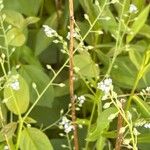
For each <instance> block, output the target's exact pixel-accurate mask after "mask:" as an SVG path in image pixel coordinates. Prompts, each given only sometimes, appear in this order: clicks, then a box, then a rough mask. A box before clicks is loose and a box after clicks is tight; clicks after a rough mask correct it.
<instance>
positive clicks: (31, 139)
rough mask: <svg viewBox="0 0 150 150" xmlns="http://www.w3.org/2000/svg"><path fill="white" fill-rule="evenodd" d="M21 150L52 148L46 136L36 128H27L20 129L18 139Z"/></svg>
mask: <svg viewBox="0 0 150 150" xmlns="http://www.w3.org/2000/svg"><path fill="white" fill-rule="evenodd" d="M20 149H21V150H31V149H32V150H42V149H43V150H53V147H52V145H51V143H50V141H49V139H48V138H47V136H46V135H45V134H44V133H43V132H41V131H40V130H38V129H36V128H27V129H24V130H23V131H22V135H21V140H20Z"/></svg>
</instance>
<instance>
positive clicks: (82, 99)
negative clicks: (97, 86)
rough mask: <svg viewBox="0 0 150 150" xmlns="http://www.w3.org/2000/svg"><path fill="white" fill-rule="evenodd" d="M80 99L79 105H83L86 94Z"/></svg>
mask: <svg viewBox="0 0 150 150" xmlns="http://www.w3.org/2000/svg"><path fill="white" fill-rule="evenodd" d="M78 100H79V106H82V104H83V103H84V101H85V96H83V95H81V96H80V97H78Z"/></svg>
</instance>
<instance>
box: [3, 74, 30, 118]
mask: <svg viewBox="0 0 150 150" xmlns="http://www.w3.org/2000/svg"><path fill="white" fill-rule="evenodd" d="M4 99H5V100H4V101H5V103H6V106H7V108H8V109H9V110H10V111H11V112H13V113H14V114H17V115H19V114H22V113H25V112H26V110H27V109H28V106H29V88H28V85H27V83H26V81H25V80H24V78H23V77H21V76H20V75H19V74H17V75H11V76H10V77H9V79H8V81H7V83H6V84H5V88H4Z"/></svg>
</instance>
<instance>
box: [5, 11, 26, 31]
mask: <svg viewBox="0 0 150 150" xmlns="http://www.w3.org/2000/svg"><path fill="white" fill-rule="evenodd" d="M4 14H6V19H5V21H6V22H8V23H9V24H11V25H13V26H15V27H17V28H20V29H22V28H23V26H24V21H25V19H24V17H23V16H22V14H21V13H19V12H16V11H14V10H4Z"/></svg>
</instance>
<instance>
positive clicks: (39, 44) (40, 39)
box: [35, 13, 57, 56]
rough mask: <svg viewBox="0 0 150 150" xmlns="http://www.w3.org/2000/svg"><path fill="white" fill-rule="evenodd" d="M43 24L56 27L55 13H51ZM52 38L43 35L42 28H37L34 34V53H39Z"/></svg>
mask: <svg viewBox="0 0 150 150" xmlns="http://www.w3.org/2000/svg"><path fill="white" fill-rule="evenodd" d="M44 24H46V25H48V26H50V27H52V28H54V29H55V28H56V26H57V13H54V14H52V15H51V16H50V17H49V18H48V19H47V20H46V21H45V22H44ZM52 41H53V38H49V37H47V36H46V35H45V33H44V30H43V28H41V29H40V30H39V32H38V33H37V36H36V45H35V55H36V56H37V55H39V54H41V52H43V51H44V50H45V49H46V48H47V47H48V46H49V45H50V43H52Z"/></svg>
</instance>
